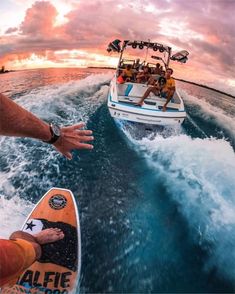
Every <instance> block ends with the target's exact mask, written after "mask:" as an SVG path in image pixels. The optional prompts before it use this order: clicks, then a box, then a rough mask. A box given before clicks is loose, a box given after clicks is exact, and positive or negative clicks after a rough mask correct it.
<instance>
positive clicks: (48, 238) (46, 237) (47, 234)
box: [34, 228, 64, 245]
mask: <svg viewBox="0 0 235 294" xmlns="http://www.w3.org/2000/svg"><path fill="white" fill-rule="evenodd" d="M34 238H36V241H37V242H38V243H39V244H41V245H42V244H47V243H53V242H56V241H58V240H61V239H63V238H64V233H63V232H62V231H61V229H58V228H50V229H46V230H43V231H41V232H39V233H38V234H35V235H34Z"/></svg>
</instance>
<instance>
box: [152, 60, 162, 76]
mask: <svg viewBox="0 0 235 294" xmlns="http://www.w3.org/2000/svg"><path fill="white" fill-rule="evenodd" d="M161 71H162V68H161V65H160V63H157V64H156V67H155V68H153V74H155V75H160V74H161Z"/></svg>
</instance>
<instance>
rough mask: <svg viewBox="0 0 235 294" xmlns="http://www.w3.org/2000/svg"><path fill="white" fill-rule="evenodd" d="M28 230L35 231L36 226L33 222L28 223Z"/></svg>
mask: <svg viewBox="0 0 235 294" xmlns="http://www.w3.org/2000/svg"><path fill="white" fill-rule="evenodd" d="M26 225H27V228H26V230H28V229H30V230H31V231H32V230H33V227H35V226H36V225H34V224H33V221H31V222H30V223H27V224H26Z"/></svg>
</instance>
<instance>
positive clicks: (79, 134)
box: [53, 122, 94, 159]
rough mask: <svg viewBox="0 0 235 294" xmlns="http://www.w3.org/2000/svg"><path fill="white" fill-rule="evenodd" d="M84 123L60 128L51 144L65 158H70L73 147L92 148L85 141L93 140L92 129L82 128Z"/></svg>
mask: <svg viewBox="0 0 235 294" xmlns="http://www.w3.org/2000/svg"><path fill="white" fill-rule="evenodd" d="M84 125H85V124H84V123H82V122H81V123H79V124H76V125H73V126H69V127H64V128H61V136H60V138H59V139H58V140H57V141H56V142H55V143H54V144H53V145H54V146H55V148H56V149H57V150H58V151H59V152H60V153H62V154H63V155H64V156H65V157H66V158H68V159H72V157H73V156H72V153H71V151H72V150H74V149H93V145H91V144H88V143H85V142H89V141H92V140H94V137H93V136H91V135H92V131H90V130H82V128H83V127H84Z"/></svg>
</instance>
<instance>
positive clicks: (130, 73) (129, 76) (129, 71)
mask: <svg viewBox="0 0 235 294" xmlns="http://www.w3.org/2000/svg"><path fill="white" fill-rule="evenodd" d="M123 72H124V75H125V76H126V81H127V82H130V81H131V80H133V76H134V73H133V70H132V66H131V65H130V64H128V65H127V66H126V68H125V69H124V70H123Z"/></svg>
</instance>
